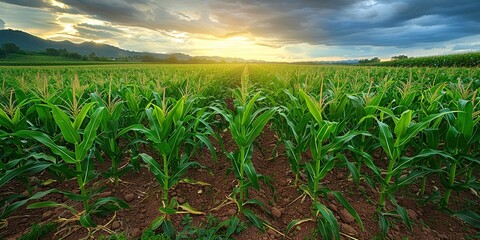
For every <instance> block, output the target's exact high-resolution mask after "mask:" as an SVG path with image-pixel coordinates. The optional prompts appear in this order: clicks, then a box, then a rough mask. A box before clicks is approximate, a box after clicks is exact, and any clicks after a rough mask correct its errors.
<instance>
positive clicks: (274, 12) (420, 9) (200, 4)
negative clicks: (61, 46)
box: [0, 0, 480, 47]
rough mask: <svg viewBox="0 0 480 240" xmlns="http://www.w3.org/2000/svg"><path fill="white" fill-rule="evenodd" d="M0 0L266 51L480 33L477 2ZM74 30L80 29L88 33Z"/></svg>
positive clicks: (396, 43)
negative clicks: (253, 41) (245, 39)
mask: <svg viewBox="0 0 480 240" xmlns="http://www.w3.org/2000/svg"><path fill="white" fill-rule="evenodd" d="M0 1H3V2H8V3H11V4H17V5H22V6H29V7H38V8H49V9H52V11H69V12H75V11H77V12H81V13H84V14H87V15H90V16H92V17H93V18H96V19H100V20H104V21H107V22H111V23H112V24H113V25H116V24H121V25H127V26H136V27H144V28H149V29H154V30H161V31H181V32H188V33H198V34H205V35H210V36H214V37H217V38H223V37H228V36H234V35H236V34H237V33H244V34H251V35H252V36H254V37H255V38H258V39H261V40H258V44H263V45H268V46H282V45H286V44H292V43H308V44H312V45H320V44H325V45H340V46H344V45H351V46H353V45H365V46H367V45H369V46H396V47H411V46H415V45H418V44H420V45H421V44H431V43H438V42H445V41H450V40H454V39H458V38H462V37H467V36H472V35H477V34H480V14H478V13H479V12H480V1H476V0H456V1H454V2H452V1H450V0H424V1H417V0H403V1H400V0H393V1H392V0H377V1H374V0H370V1H360V0H323V1H314V0H299V1H293V0H262V1H260V0H243V1H239V0H210V1H200V0H186V1H172V0H164V1H154V0H140V1H134V0H108V1H107V0H57V1H58V2H62V3H64V4H66V5H68V6H69V8H68V9H66V10H62V9H59V8H52V6H50V5H49V3H48V1H39V0H38V1H27V0H0ZM185 9H186V10H192V11H195V12H196V16H195V17H192V15H191V13H186V12H185V11H184V10H185ZM78 27H79V28H78V29H80V30H79V32H81V31H84V32H86V31H91V30H92V29H90V28H87V30H85V28H83V30H82V27H81V26H78ZM95 31H99V29H96V30H95ZM104 32H107V33H108V32H109V31H104ZM90 33H92V34H93V32H90Z"/></svg>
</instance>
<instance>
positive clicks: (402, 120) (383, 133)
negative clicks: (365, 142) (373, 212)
mask: <svg viewBox="0 0 480 240" xmlns="http://www.w3.org/2000/svg"><path fill="white" fill-rule="evenodd" d="M375 108H376V109H378V110H380V111H381V112H382V113H384V114H387V115H388V116H390V117H391V119H392V120H393V123H394V132H393V133H394V134H395V137H394V135H393V134H392V131H391V130H390V127H389V125H387V124H386V123H385V122H382V121H381V120H380V119H378V118H377V117H376V116H373V115H369V116H366V117H364V118H363V119H362V121H363V120H364V119H367V118H374V119H375V120H376V121H377V124H378V127H379V136H378V138H379V142H380V145H381V146H382V149H383V151H384V152H385V153H386V155H387V158H388V168H387V169H386V170H385V173H384V174H382V169H380V168H379V167H377V166H376V165H375V164H373V163H369V164H367V166H368V167H369V168H370V169H371V170H372V172H373V173H374V175H375V177H376V178H377V181H378V182H379V183H380V189H379V193H380V196H379V200H378V203H377V214H378V215H379V220H380V228H381V232H382V234H383V235H386V233H387V231H388V227H389V224H388V220H387V218H386V217H387V216H392V215H393V216H400V217H401V218H402V220H403V221H404V223H405V224H406V225H407V227H408V229H409V230H411V229H412V228H411V224H410V219H409V218H408V214H407V212H406V210H405V208H403V207H402V206H400V205H399V204H398V203H397V202H396V200H395V197H394V193H395V190H396V189H398V188H400V187H403V186H407V185H409V184H411V183H412V182H413V181H414V180H416V179H417V178H421V177H424V176H425V175H426V174H428V171H412V172H410V173H409V174H407V175H406V176H401V174H402V173H403V172H404V171H405V170H407V169H408V168H409V167H410V166H411V165H412V164H413V163H414V162H415V161H416V160H418V159H419V158H426V157H430V156H434V155H437V154H438V152H436V151H425V152H422V153H421V154H419V155H417V156H416V157H403V156H404V154H405V151H406V149H407V147H408V146H409V145H410V144H411V142H412V141H415V137H416V136H417V135H418V134H419V133H420V132H421V131H423V130H425V129H426V128H428V127H429V125H430V123H431V122H432V121H435V120H437V121H439V120H441V119H440V118H441V117H443V116H444V115H446V114H447V113H448V112H442V113H437V114H432V115H428V116H426V117H424V118H422V119H421V120H418V122H414V119H415V118H414V112H413V111H412V110H406V111H404V112H403V113H402V115H401V116H400V117H399V118H398V117H396V116H395V115H394V113H393V112H392V111H391V110H390V109H387V108H383V107H378V106H377V107H375ZM393 179H396V181H395V182H392V180H393ZM387 199H389V200H390V202H392V203H393V205H394V206H396V210H394V211H390V212H384V211H385V210H387V209H386V201H387Z"/></svg>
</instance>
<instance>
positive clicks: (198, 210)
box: [0, 64, 480, 239]
mask: <svg viewBox="0 0 480 240" xmlns="http://www.w3.org/2000/svg"><path fill="white" fill-rule="evenodd" d="M479 89H480V71H479V70H478V68H389V67H359V66H351V67H345V66H302V65H289V64H278V65H273V64H248V65H245V64H209V65H173V64H169V65H156V64H152V65H141V64H138V65H127V64H125V65H122V64H117V65H103V66H68V67H67V66H50V67H0V103H1V110H0V139H1V141H0V199H1V210H0V220H1V223H2V225H1V226H0V234H1V235H0V236H1V237H3V238H6V239H10V238H18V237H21V236H23V235H25V239H29V238H28V237H31V236H32V234H33V235H36V236H40V235H42V236H43V237H44V239H60V238H65V239H80V238H83V237H90V238H94V239H98V238H100V237H101V236H104V237H105V238H107V239H125V238H127V239H137V238H142V239H228V238H229V237H230V238H234V239H317V238H323V239H325V238H327V239H328V238H335V239H339V238H343V239H372V238H377V239H382V238H389V239H404V238H412V239H461V238H469V237H473V238H474V237H479V236H478V228H479V227H480V215H479V209H480V207H479V206H480V205H479V204H480V199H479V195H478V191H479V190H480V183H479V180H478V177H479V175H478V170H479V168H480V124H479V121H480V104H479V102H480V96H479V95H478V91H479ZM29 233H30V234H31V235H28V234H29Z"/></svg>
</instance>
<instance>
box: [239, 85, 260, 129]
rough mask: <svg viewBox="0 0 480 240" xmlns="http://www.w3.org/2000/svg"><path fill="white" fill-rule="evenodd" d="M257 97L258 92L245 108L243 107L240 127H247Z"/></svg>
mask: <svg viewBox="0 0 480 240" xmlns="http://www.w3.org/2000/svg"><path fill="white" fill-rule="evenodd" d="M258 97H260V92H257V93H256V94H255V95H254V96H253V97H252V98H251V99H250V101H249V102H248V104H247V106H245V110H244V111H243V114H242V126H244V125H246V124H247V125H248V123H250V121H251V119H252V112H253V109H254V106H255V102H256V101H257V99H258Z"/></svg>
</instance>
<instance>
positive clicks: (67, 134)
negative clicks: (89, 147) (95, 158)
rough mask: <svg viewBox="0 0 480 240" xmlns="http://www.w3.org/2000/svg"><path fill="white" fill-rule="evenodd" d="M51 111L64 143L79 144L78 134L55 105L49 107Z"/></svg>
mask: <svg viewBox="0 0 480 240" xmlns="http://www.w3.org/2000/svg"><path fill="white" fill-rule="evenodd" d="M49 106H50V108H51V109H52V115H53V119H54V120H55V122H56V123H57V125H58V127H59V128H60V130H61V131H62V135H63V137H64V138H65V141H67V142H69V143H74V144H75V143H79V142H80V134H78V132H77V131H76V130H75V128H73V124H72V122H71V121H70V118H69V117H68V116H67V114H65V113H64V112H63V111H62V110H61V109H60V108H58V107H57V106H55V105H49Z"/></svg>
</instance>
